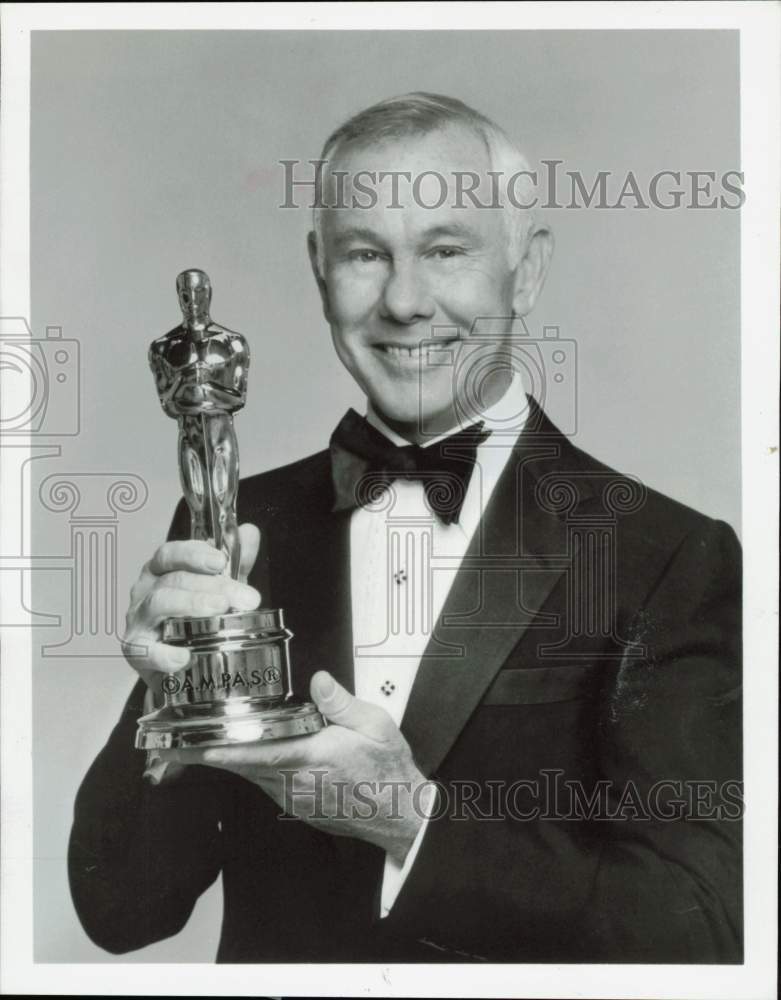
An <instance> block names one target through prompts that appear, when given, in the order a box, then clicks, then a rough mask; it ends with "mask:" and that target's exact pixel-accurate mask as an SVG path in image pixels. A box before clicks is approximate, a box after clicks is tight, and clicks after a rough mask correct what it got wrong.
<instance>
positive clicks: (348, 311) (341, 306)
mask: <svg viewBox="0 0 781 1000" xmlns="http://www.w3.org/2000/svg"><path fill="white" fill-rule="evenodd" d="M329 288H330V292H331V307H332V313H333V318H334V321H335V322H338V323H344V324H346V323H350V322H354V321H355V320H356V319H358V318H362V317H365V316H368V315H369V314H370V313H371V312H372V310H373V309H374V308H375V306H376V305H377V303H378V302H379V301H380V299H381V297H382V280H381V278H380V275H379V274H378V273H376V272H372V271H366V272H351V273H346V272H345V271H343V270H337V271H335V273H334V276H333V280H332V281H331V282H330V283H329Z"/></svg>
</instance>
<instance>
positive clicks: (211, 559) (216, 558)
mask: <svg viewBox="0 0 781 1000" xmlns="http://www.w3.org/2000/svg"><path fill="white" fill-rule="evenodd" d="M204 562H205V563H206V566H207V568H208V569H224V568H225V553H224V552H221V551H220V550H219V549H212V551H211V552H207V553H206V555H205V556H204Z"/></svg>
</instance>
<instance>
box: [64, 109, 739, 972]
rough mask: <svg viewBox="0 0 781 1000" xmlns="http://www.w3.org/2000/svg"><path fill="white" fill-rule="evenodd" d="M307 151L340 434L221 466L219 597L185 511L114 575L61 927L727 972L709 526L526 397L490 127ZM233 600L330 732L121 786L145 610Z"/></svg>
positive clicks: (137, 760) (540, 359)
mask: <svg viewBox="0 0 781 1000" xmlns="http://www.w3.org/2000/svg"><path fill="white" fill-rule="evenodd" d="M322 158H323V160H324V161H326V168H325V170H324V172H323V175H322V195H323V198H322V199H321V201H320V202H319V206H320V207H318V208H316V210H315V218H314V227H313V232H312V233H311V234H310V236H309V253H310V259H311V264H312V268H313V271H314V275H315V279H316V281H317V285H318V288H319V291H320V295H321V297H322V302H323V310H324V314H325V318H326V321H327V323H328V325H329V326H330V329H331V335H332V338H333V342H334V346H335V349H336V351H337V354H338V355H339V357H340V359H341V360H342V362H343V364H344V365H345V367H346V368H347V369H348V371H349V372H350V373H351V375H352V376H353V377H354V379H355V380H356V382H357V383H358V384H359V385H360V386H361V388H362V389H363V391H364V392H365V394H366V397H367V404H366V415H365V417H364V416H360V415H359V414H357V413H355V412H354V411H349V412H348V413H347V414H346V415H345V417H344V418H343V419H342V421H341V422H340V423H339V425H338V427H337V428H336V429H335V431H334V433H333V435H332V437H331V440H330V443H329V447H328V448H327V449H326V450H324V451H322V452H319V453H318V454H316V455H313V456H311V457H309V458H306V459H303V460H301V461H298V462H295V463H294V464H292V465H289V466H286V467H284V468H282V469H277V470H274V471H272V472H269V473H264V474H262V475H259V476H254V477H250V478H248V479H245V480H242V482H241V485H240V490H239V500H238V511H239V519H240V522H241V528H240V533H241V537H242V564H241V579H240V580H239V581H233V580H230V579H229V578H228V577H226V576H225V575H224V574H223V573H222V570H223V569H224V565H223V562H224V560H223V559H222V558H221V556H220V554H219V553H216V552H215V550H214V549H212V548H211V547H210V546H209V545H208V544H207V543H205V542H198V541H186V540H185V539H187V538H188V535H189V531H188V515H187V513H186V508H185V506H184V504H180V506H179V508H178V510H177V512H176V514H175V517H174V523H173V526H172V528H171V532H170V535H169V540H168V541H167V542H166V543H164V544H163V545H161V546H160V547H159V548H158V549H157V550H156V551H155V552H154V553H153V554H152V556H151V557H150V559H149V560H148V561H147V562H146V563H145V564H144V567H143V568H142V570H141V573H140V576H139V579H138V581H137V583H136V585H135V586H134V588H133V592H132V598H131V604H130V607H129V609H128V615H127V632H126V642H127V645H126V650H127V658H128V661H129V663H130V665H131V667H132V668H133V669H134V670H135V671H136V672H137V673H138V675H139V677H140V679H139V681H138V683H137V684H136V687H135V688H134V690H133V693H132V694H131V697H130V699H129V701H128V704H127V706H126V709H125V712H124V713H123V716H122V718H121V719H120V721H119V723H118V724H117V726H116V728H115V730H114V732H113V734H112V735H111V738H110V739H109V742H108V744H107V745H106V747H105V749H104V750H103V751H102V753H101V754H100V756H99V757H98V759H97V760H96V761H95V763H94V765H93V767H92V768H91V769H90V772H89V773H88V775H87V777H86V778H85V780H84V782H83V784H82V787H81V789H80V792H79V796H78V799H77V803H76V813H75V820H74V826H73V833H72V838H71V847H70V878H71V887H72V892H73V897H74V900H75V903H76V907H77V910H78V912H79V915H80V917H81V920H82V923H83V925H84V927H85V929H86V931H87V933H88V934H89V935H90V936H91V937H92V938H93V940H95V941H96V942H97V943H99V944H100V945H101V946H103V947H105V948H107V949H109V950H111V951H115V952H124V951H128V950H131V949H134V948H139V947H142V946H143V945H145V944H148V943H150V942H152V941H156V940H159V939H161V938H163V937H166V936H169V935H171V934H174V933H176V932H177V931H178V930H180V929H181V928H182V927H183V926H184V924H185V923H186V921H187V919H188V918H189V915H190V913H191V911H192V908H193V906H194V904H195V902H196V900H197V899H198V897H199V895H200V894H201V893H202V892H203V890H204V889H205V888H206V887H207V886H208V885H210V884H211V882H213V881H214V879H216V878H217V876H218V875H219V874H222V879H223V891H224V898H225V907H224V921H223V928H222V935H221V940H220V946H219V952H218V960H219V961H224V962H264V961H269V962H283V961H306V962H312V961H362V962H366V961H369V962H372V961H380V962H391V961H402V962H409V961H422V962H432V961H445V962H455V961H526V962H541V961H551V962H562V961H568V962H572V961H581V962H641V961H642V962H737V961H740V960H741V948H742V945H741V941H742V908H741V888H740V887H741V860H740V849H739V848H740V823H739V820H740V816H741V786H740V714H739V705H740V699H739V690H740V598H739V592H740V571H739V564H740V552H739V547H738V544H737V541H736V539H735V536H734V533H733V532H732V531H731V529H730V528H728V526H727V525H725V524H723V523H721V522H717V521H713V520H711V519H710V518H707V517H705V516H704V515H701V514H698V513H696V512H695V511H692V510H690V509H689V508H686V507H684V506H683V505H681V504H679V503H676V502H675V501H673V500H670V499H667V498H665V497H663V496H661V495H659V494H657V493H655V492H654V491H652V490H648V489H646V488H645V487H644V486H643V485H642V484H640V483H638V482H637V481H636V480H633V479H630V478H628V477H624V476H621V475H620V474H619V473H616V472H615V471H613V470H611V469H609V468H607V467H606V466H604V465H602V464H601V463H599V462H598V461H596V460H595V459H593V458H591V457H590V456H588V455H586V454H585V453H584V452H582V451H580V450H579V449H577V448H575V447H574V446H573V445H572V443H571V442H570V441H569V440H568V439H567V437H566V436H565V435H564V434H562V433H561V431H559V430H558V429H557V428H556V427H555V426H554V425H553V424H552V423H551V422H550V421H549V419H548V418H547V416H546V415H545V413H544V412H543V410H542V408H541V407H540V405H539V402H538V401H535V400H534V399H532V398H530V397H528V396H527V395H526V392H525V389H524V385H523V375H524V372H528V371H531V370H535V371H536V372H538V373H541V374H542V383H541V385H542V389H543V390H547V389H550V391H551V393H552V394H554V393H555V391H558V390H557V387H558V386H561V385H563V384H566V377H565V374H564V373H565V372H567V371H568V369H567V365H566V352H565V351H564V350H562V349H561V348H560V347H558V346H557V348H556V350H553V351H551V350H549V349H548V348H550V346H551V345H550V344H547V345H541V344H540V343H538V342H537V341H536V340H535V339H534V338H530V337H529V335H528V331H527V328H526V327H525V325H524V321H523V318H524V316H526V315H527V314H528V313H529V311H530V310H531V309H532V307H533V306H534V304H535V302H536V300H537V297H538V295H539V294H540V291H541V289H542V286H543V283H544V279H545V274H546V271H547V269H548V266H549V262H550V259H551V252H552V240H551V236H550V233H549V232H548V230H547V229H546V228H545V227H544V226H541V225H539V224H538V223H537V221H536V220H535V219H534V218H533V216H532V215H531V213H530V212H528V211H526V210H524V209H523V208H522V207H520V204H521V202H520V200H519V199H518V198H516V197H515V196H514V195H515V194H516V193H517V181H518V178H521V177H522V176H523V174H524V171H525V170H526V169H527V168H526V164H525V161H524V159H523V157H522V155H521V154H520V152H519V151H518V150H516V149H515V148H514V146H513V145H512V143H511V142H510V141H509V139H508V138H507V136H506V135H505V134H504V133H503V132H502V131H501V130H500V129H499V128H498V127H497V126H496V125H494V124H493V123H492V122H490V121H489V120H488V119H487V118H485V117H484V116H482V115H481V114H479V113H478V112H476V111H474V110H472V109H470V108H468V107H467V106H466V105H464V104H462V103H461V102H459V101H456V100H453V99H451V98H447V97H441V96H438V95H431V94H410V95H406V96H404V97H401V98H396V99H392V100H388V101H384V102H382V103H380V104H379V105H376V106H374V107H372V108H369V109H368V110H366V111H364V112H361V113H360V114H358V115H356V116H355V117H354V118H352V119H350V121H348V122H347V123H346V124H345V125H343V126H342V127H341V128H340V129H338V130H337V131H336V132H335V133H334V134H333V135H332V136H331V137H330V139H329V140H328V142H327V143H326V145H325V148H324V151H323V157H322ZM369 181H370V182H371V183H372V184H374V185H376V188H375V189H374V190H372V191H370V192H369V195H370V196H368V197H367V182H369ZM388 182H390V184H388ZM402 182H404V183H402ZM407 182H408V183H407ZM497 192H498V196H497ZM549 366H550V367H549ZM556 366H559V367H558V368H557V367H556ZM261 537H262V545H261V546H260V550H259V539H260V538H261ZM259 551H260V555H258V553H259ZM261 595H262V600H263V601H264V603H267V604H268V605H270V606H277V607H283V608H284V609H285V613H286V618H287V621H288V623H289V625H290V627H291V629H292V631H293V632H294V634H295V636H296V638H295V643H294V647H293V650H294V675H295V684H296V688H297V689H298V690H299V691H302V690H303V689H304V688H305V687H306V686H307V685H308V686H309V689H310V693H311V697H312V698H313V700H314V701H316V702H317V704H318V706H319V708H320V710H321V711H322V712H323V714H324V715H325V716H326V717H327V719H328V721H329V723H330V724H329V726H328V727H327V728H325V729H324V730H322V731H321V732H319V733H316V734H315V735H313V736H310V737H306V738H296V739H290V740H284V741H278V742H276V743H266V744H248V745H243V746H234V747H228V748H217V749H212V750H201V751H195V750H192V751H178V752H174V751H170V752H167V753H163V754H161V757H162V758H163V759H162V760H161V761H159V762H157V763H155V764H154V766H150V767H149V768H147V770H146V772H145V762H144V759H143V757H142V755H141V754H139V753H138V752H137V751H134V750H133V749H132V743H133V735H134V731H135V726H136V720H137V719H138V717H139V715H140V714H141V713H142V711H143V706H144V703H147V706H148V703H149V700H150V697H151V694H150V692H151V687H152V686H153V680H154V678H158V679H159V675H160V674H161V673H163V674H165V673H171V672H174V671H178V670H181V669H182V667H183V664H182V662H181V659H177V651H176V650H174V649H173V648H171V647H169V646H166V645H165V644H164V643H162V642H161V640H160V627H161V623H162V622H163V620H164V619H165V618H167V617H169V616H177V615H216V614H221V613H224V612H225V611H227V610H228V609H229V608H231V607H233V608H247V609H249V608H254V607H257V606H258V604H259V602H260V600H261ZM139 646H144V647H146V648H147V649H148V654H147V655H146V656H144V657H143V658H140V657H137V656H134V655H133V649H134V648H135V649H137V648H138V647H139ZM147 684H149V686H150V687H149V690H148V689H147ZM145 773H146V779H147V780H145V778H144V775H145Z"/></svg>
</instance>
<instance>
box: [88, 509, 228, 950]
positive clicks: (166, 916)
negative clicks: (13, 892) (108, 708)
mask: <svg viewBox="0 0 781 1000" xmlns="http://www.w3.org/2000/svg"><path fill="white" fill-rule="evenodd" d="M182 507H183V505H180V507H179V509H178V510H177V514H176V516H175V518H174V523H173V526H172V529H171V532H170V533H169V538H175V537H182V528H183V510H182ZM145 690H146V686H145V684H144V682H143V681H138V683H137V684H136V686H135V687H134V689H133V691H132V693H131V695H130V698H129V699H128V702H127V704H126V705H125V708H124V711H123V713H122V716H121V718H120V719H119V721H118V723H117V724H116V726H115V728H114V730H113V732H112V733H111V736H110V738H109V740H108V743H107V744H106V746H105V747H104V748H103V750H102V751H101V752H100V754H99V755H98V757H97V759H96V760H95V762H94V763H93V764H92V766H91V767H90V769H89V771H88V772H87V775H86V777H85V778H84V780H83V782H82V784H81V787H80V788H79V791H78V794H77V797H76V803H75V810H74V820H73V826H72V829H71V836H70V843H69V846H68V875H69V880H70V887H71V895H72V897H73V902H74V904H75V907H76V912H77V913H78V916H79V919H80V921H81V924H82V926H83V928H84V930H85V931H86V933H87V934H88V935H89V937H90V938H91V939H92V941H94V942H95V944H97V945H99V946H100V947H102V948H105V949H106V950H107V951H109V952H112V953H114V954H121V953H124V952H128V951H132V950H134V949H136V948H142V947H144V946H145V945H148V944H151V943H152V942H154V941H160V940H162V939H163V938H166V937H169V936H171V935H172V934H176V933H177V932H178V931H179V930H181V928H182V927H184V925H185V923H186V922H187V920H188V918H189V916H190V913H191V912H192V909H193V907H194V905H195V903H196V901H197V899H198V897H199V896H200V895H201V893H202V892H203V891H204V890H205V889H206V888H207V887H208V886H209V885H210V884H211V883H212V882H213V881H214V880H215V878H216V877H217V875H218V874H219V871H220V868H221V846H220V829H219V814H220V808H219V778H218V773H217V772H215V771H214V770H213V769H210V768H205V767H189V768H186V769H184V772H183V773H182V775H181V776H179V777H177V779H176V780H175V781H171V782H164V783H162V784H160V785H158V786H154V785H151V784H148V783H147V782H145V781H144V780H143V772H144V769H145V766H146V756H145V754H144V753H143V752H142V751H140V750H136V749H135V748H134V746H133V740H134V737H135V731H136V720H137V719H138V717H139V716H140V715H142V714H143V710H142V705H143V699H144V693H145Z"/></svg>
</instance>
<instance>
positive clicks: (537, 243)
mask: <svg viewBox="0 0 781 1000" xmlns="http://www.w3.org/2000/svg"><path fill="white" fill-rule="evenodd" d="M552 255H553V233H552V232H551V231H550V230H549V229H546V228H545V226H538V227H535V228H534V229H533V230H532V231H531V233H530V235H529V236H527V237H526V245H525V248H524V251H523V257H522V258H521V261H520V263H519V264H518V270H517V272H516V278H515V293H514V295H513V311H514V313H515V315H516V316H525V315H526V314H527V313H530V312H531V311H532V309H533V308H534V303H535V302H536V301H537V298H538V296H539V294H540V292H541V291H542V286H543V285H544V284H545V276H546V275H547V273H548V267H549V266H550V261H551V257H552Z"/></svg>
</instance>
